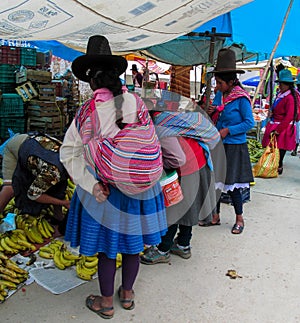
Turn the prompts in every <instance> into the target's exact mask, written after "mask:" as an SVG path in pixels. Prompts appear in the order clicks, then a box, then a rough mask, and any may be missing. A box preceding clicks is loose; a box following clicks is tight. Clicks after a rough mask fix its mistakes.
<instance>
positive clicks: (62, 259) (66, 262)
mask: <svg viewBox="0 0 300 323" xmlns="http://www.w3.org/2000/svg"><path fill="white" fill-rule="evenodd" d="M59 257H60V262H61V263H62V264H63V265H64V266H65V267H71V266H73V265H75V260H68V259H66V258H65V257H64V251H60V254H59Z"/></svg>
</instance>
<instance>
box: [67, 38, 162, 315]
mask: <svg viewBox="0 0 300 323" xmlns="http://www.w3.org/2000/svg"><path fill="white" fill-rule="evenodd" d="M126 68H127V61H126V60H125V59H124V58H123V57H120V56H116V55H112V54H111V50H110V46H109V43H108V41H107V39H106V38H105V37H103V36H92V37H90V39H89V42H88V46H87V53H86V55H83V56H80V57H78V58H77V59H75V60H74V62H73V64H72V70H73V73H74V75H75V76H76V77H78V78H79V79H80V80H82V81H85V82H89V83H90V86H91V88H92V90H93V91H94V96H93V102H94V108H95V110H93V109H92V107H91V102H92V100H89V101H87V102H86V103H85V104H84V105H83V106H82V107H81V109H79V111H78V113H77V114H76V116H75V119H74V120H73V122H72V124H71V125H70V127H69V129H68V130H67V132H66V135H65V138H64V142H63V146H62V149H61V161H62V162H63V164H64V165H65V167H66V169H67V170H68V172H69V173H70V176H71V177H72V178H73V180H74V182H75V183H76V184H77V186H76V191H75V193H74V196H73V199H72V202H71V207H70V213H69V218H68V223H67V229H66V235H65V239H66V240H69V241H71V246H74V247H76V246H78V245H79V246H80V250H79V251H80V253H81V254H84V255H94V254H96V253H98V259H99V262H98V279H99V285H100V291H101V296H94V295H90V296H88V297H87V299H86V306H87V307H88V308H89V309H90V310H91V311H93V312H95V313H97V314H98V315H99V316H101V317H103V318H112V317H113V315H114V308H113V294H114V280H115V273H116V257H117V254H118V253H121V254H122V269H121V270H122V284H121V286H120V288H119V290H118V297H119V301H120V303H121V305H122V307H123V308H124V309H126V310H132V309H133V308H134V306H135V304H134V292H133V284H134V282H135V280H136V277H137V274H138V271H139V263H140V259H139V253H140V252H141V251H143V250H144V245H145V244H148V245H154V244H157V243H159V242H160V241H161V236H162V235H164V234H165V232H166V229H167V223H166V214H165V208H164V203H163V195H162V192H161V187H160V184H159V182H157V183H156V184H154V185H153V186H151V187H150V186H149V187H150V188H149V189H147V190H146V191H143V192H142V193H139V194H135V195H128V194H125V193H124V192H123V191H121V190H120V189H118V188H117V187H116V186H114V185H110V184H104V181H100V180H99V177H98V176H99V174H98V173H97V174H94V170H95V168H92V167H91V166H90V163H89V161H88V159H89V158H92V159H93V158H96V157H97V155H96V154H95V152H94V151H87V150H86V144H85V145H84V141H85V138H86V136H89V135H90V133H88V132H85V130H86V129H88V124H89V123H90V124H92V125H93V120H94V119H97V120H99V123H100V126H99V128H96V127H92V128H91V129H92V130H93V131H97V133H99V136H101V137H102V138H114V137H115V135H116V134H118V133H119V132H120V131H121V130H120V129H124V127H125V125H126V124H132V123H136V122H137V118H138V115H137V111H138V107H137V105H138V101H137V96H136V95H134V94H131V93H128V91H127V88H126V87H125V86H122V84H121V81H120V78H119V76H120V75H121V74H122V73H124V72H125V70H126ZM140 100H141V99H140ZM95 114H96V116H97V117H95ZM149 119H150V116H149ZM151 124H152V122H151ZM93 126H94V125H93ZM152 126H153V129H154V125H153V124H152ZM154 134H155V130H154ZM136 139H137V140H138V139H139V138H136ZM130 157H131V156H129V158H128V163H130V159H131V158H130Z"/></svg>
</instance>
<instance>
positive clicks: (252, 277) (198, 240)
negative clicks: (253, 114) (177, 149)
mask: <svg viewBox="0 0 300 323" xmlns="http://www.w3.org/2000/svg"><path fill="white" fill-rule="evenodd" d="M244 215H245V230H244V232H243V234H242V235H232V234H231V233H230V229H231V227H232V225H233V223H234V212H233V207H232V206H229V205H226V204H222V209H221V225H220V226H216V227H209V228H202V227H194V230H193V238H192V257H191V258H190V259H189V260H184V259H181V258H179V257H178V256H174V255H172V256H171V262H170V263H169V264H157V265H153V266H147V265H141V268H140V273H139V277H138V280H137V282H136V284H135V293H136V308H135V309H134V310H133V311H125V310H123V309H122V308H121V306H120V305H119V304H118V302H117V298H116V297H115V315H114V318H113V319H111V322H137V323H148V322H149V323H152V322H172V323H177V322H178V323H190V322H195V323H196V322H197V323H199V322H200V323H227V322H230V323H297V322H300V306H299V305H300V295H299V293H300V265H299V255H300V159H299V154H298V156H297V157H291V156H290V153H288V154H287V155H286V160H285V165H284V172H283V175H281V176H280V177H278V178H275V179H261V178H257V179H256V185H255V186H254V187H252V188H251V201H250V202H249V203H246V204H245V213H244ZM228 269H235V270H236V271H237V273H238V274H239V275H240V276H242V278H237V279H230V278H229V277H228V276H226V272H227V270H228ZM120 274H121V271H120V270H118V271H117V277H116V288H117V287H118V286H119V285H120V280H121V277H120ZM91 293H94V294H98V293H99V289H98V281H97V280H93V281H91V282H88V283H86V284H83V285H81V286H79V287H77V288H74V289H73V290H71V291H69V292H66V293H64V294H61V295H53V294H51V293H50V292H48V291H47V290H45V289H43V288H42V287H40V286H39V285H37V284H36V283H33V284H31V285H30V286H27V287H26V291H24V292H23V291H21V290H19V291H18V292H17V293H16V294H14V295H13V296H12V297H10V298H9V299H8V300H7V301H5V302H4V303H3V304H0V317H1V322H2V323H4V322H10V323H17V322H22V323H40V322H47V323H48V322H63V323H65V322H66V323H69V322H74V323H75V322H82V323H83V322H85V323H93V322H101V321H102V320H103V319H101V318H100V317H98V316H97V315H96V314H95V313H92V312H91V311H89V310H88V309H87V308H86V307H85V305H84V302H85V298H86V296H87V295H89V294H91Z"/></svg>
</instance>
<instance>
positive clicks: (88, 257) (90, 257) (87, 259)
mask: <svg viewBox="0 0 300 323" xmlns="http://www.w3.org/2000/svg"><path fill="white" fill-rule="evenodd" d="M84 257H85V259H86V261H94V260H95V259H98V257H97V254H96V255H94V256H84Z"/></svg>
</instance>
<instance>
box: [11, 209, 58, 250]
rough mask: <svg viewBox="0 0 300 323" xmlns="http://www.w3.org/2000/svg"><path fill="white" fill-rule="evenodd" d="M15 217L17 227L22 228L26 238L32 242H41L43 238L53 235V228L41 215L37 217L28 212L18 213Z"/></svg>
mask: <svg viewBox="0 0 300 323" xmlns="http://www.w3.org/2000/svg"><path fill="white" fill-rule="evenodd" d="M15 219H16V226H17V228H18V229H21V230H24V232H25V234H26V237H27V239H28V240H29V241H30V242H32V243H38V244H41V243H44V239H49V238H51V237H52V236H53V233H54V228H53V227H52V225H51V224H50V223H49V222H48V221H47V219H46V218H45V217H44V216H43V215H40V216H39V217H38V218H37V217H34V216H32V215H30V214H18V215H17V216H16V218H15Z"/></svg>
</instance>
